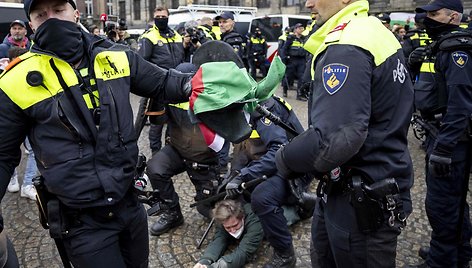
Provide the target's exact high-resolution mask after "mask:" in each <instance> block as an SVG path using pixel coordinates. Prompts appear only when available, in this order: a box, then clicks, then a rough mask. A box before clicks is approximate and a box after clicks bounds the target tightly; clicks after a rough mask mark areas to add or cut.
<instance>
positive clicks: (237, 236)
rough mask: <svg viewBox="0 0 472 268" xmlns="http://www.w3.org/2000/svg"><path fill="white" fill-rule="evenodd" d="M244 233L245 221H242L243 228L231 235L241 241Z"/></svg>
mask: <svg viewBox="0 0 472 268" xmlns="http://www.w3.org/2000/svg"><path fill="white" fill-rule="evenodd" d="M243 231H244V219H242V220H241V228H239V229H238V230H236V232H234V233H229V234H230V235H231V236H232V237H234V238H236V239H239V238H240V237H241V235H242V234H243Z"/></svg>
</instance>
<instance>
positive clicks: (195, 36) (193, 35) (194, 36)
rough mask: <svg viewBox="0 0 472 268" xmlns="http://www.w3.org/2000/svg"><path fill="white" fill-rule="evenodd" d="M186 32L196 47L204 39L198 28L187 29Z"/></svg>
mask: <svg viewBox="0 0 472 268" xmlns="http://www.w3.org/2000/svg"><path fill="white" fill-rule="evenodd" d="M185 32H186V33H187V34H188V35H189V36H190V41H191V42H192V43H193V44H194V45H196V44H197V43H198V42H199V41H200V40H201V38H202V35H201V32H200V31H199V30H198V29H197V28H187V29H185Z"/></svg>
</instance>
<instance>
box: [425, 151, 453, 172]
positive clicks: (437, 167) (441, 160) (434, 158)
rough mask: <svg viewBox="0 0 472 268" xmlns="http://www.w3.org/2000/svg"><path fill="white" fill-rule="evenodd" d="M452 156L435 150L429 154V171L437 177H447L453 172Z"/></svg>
mask: <svg viewBox="0 0 472 268" xmlns="http://www.w3.org/2000/svg"><path fill="white" fill-rule="evenodd" d="M451 163H452V160H451V156H450V155H446V154H441V153H438V152H434V151H433V153H432V154H431V155H430V156H429V162H428V172H429V173H430V174H432V175H433V176H436V177H447V176H449V175H450V174H451Z"/></svg>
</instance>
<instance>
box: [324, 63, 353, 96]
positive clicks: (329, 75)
mask: <svg viewBox="0 0 472 268" xmlns="http://www.w3.org/2000/svg"><path fill="white" fill-rule="evenodd" d="M348 75H349V66H346V65H344V64H340V63H332V64H328V65H326V66H325V67H323V71H322V77H323V86H324V88H325V89H326V91H327V92H328V93H329V94H330V95H333V94H334V93H336V92H338V91H339V90H340V89H341V88H342V87H343V85H344V83H345V82H346V80H347V77H348Z"/></svg>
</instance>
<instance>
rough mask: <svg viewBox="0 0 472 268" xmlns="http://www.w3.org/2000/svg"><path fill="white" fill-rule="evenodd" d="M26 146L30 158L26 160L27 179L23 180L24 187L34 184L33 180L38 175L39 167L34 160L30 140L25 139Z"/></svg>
mask: <svg viewBox="0 0 472 268" xmlns="http://www.w3.org/2000/svg"><path fill="white" fill-rule="evenodd" d="M24 146H25V148H26V150H28V152H29V153H28V158H27V159H26V169H25V177H24V178H23V186H26V185H31V184H33V178H34V177H35V176H36V175H37V174H38V167H37V166H36V160H35V159H34V152H33V149H32V148H31V145H30V143H29V140H28V138H26V139H25V143H24Z"/></svg>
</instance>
